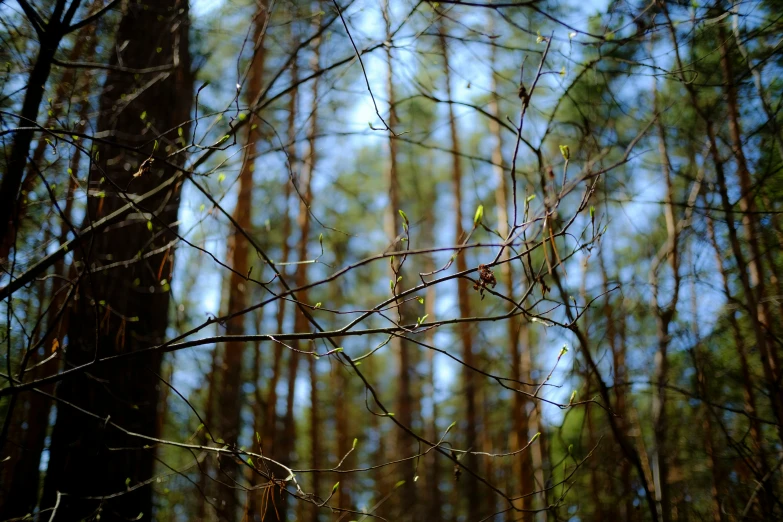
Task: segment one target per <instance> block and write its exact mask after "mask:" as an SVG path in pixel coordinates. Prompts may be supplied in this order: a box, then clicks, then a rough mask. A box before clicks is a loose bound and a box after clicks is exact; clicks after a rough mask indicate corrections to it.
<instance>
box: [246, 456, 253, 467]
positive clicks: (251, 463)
mask: <svg viewBox="0 0 783 522" xmlns="http://www.w3.org/2000/svg"><path fill="white" fill-rule="evenodd" d="M247 463H248V464H250V465H251V466H252V465H253V457H248V458H247Z"/></svg>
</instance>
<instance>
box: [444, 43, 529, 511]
mask: <svg viewBox="0 0 783 522" xmlns="http://www.w3.org/2000/svg"><path fill="white" fill-rule="evenodd" d="M439 34H440V45H441V52H442V53H443V74H444V76H445V81H446V97H447V100H449V101H451V69H450V67H449V53H448V47H447V45H446V37H445V35H444V33H443V29H442V28H440V30H439ZM449 131H450V134H451V150H452V154H451V161H452V163H451V183H452V188H453V190H454V240H455V242H456V243H460V242H461V241H462V239H463V236H464V234H465V231H464V230H463V228H462V164H461V163H460V154H461V152H460V149H461V147H460V141H459V132H458V130H457V121H456V119H455V117H454V105H453V104H451V103H449ZM465 257H466V253H465V252H458V253H457V260H456V265H457V272H463V271H465V270H467V268H468V264H467V261H466V259H465ZM457 302H458V305H459V315H460V317H462V318H467V317H470V316H471V312H470V294H469V293H468V280H467V279H465V278H459V279H457ZM458 330H459V339H460V344H461V345H462V360H463V361H464V363H465V365H466V367H465V369H464V371H463V376H462V378H463V386H464V390H465V391H464V393H465V446H466V448H472V451H479V449H478V447H477V444H478V439H477V434H476V421H477V413H476V397H477V389H476V387H477V384H476V382H475V376H474V370H473V369H471V367H475V361H474V354H473V334H472V332H471V325H470V323H467V322H462V323H459V326H458ZM514 345H515V346H516V340H515V341H514ZM517 350H518V348H517ZM517 354H518V351H517ZM518 360H519V359H518V356H517V359H516V360H515V362H514V366H518ZM512 371H513V370H512ZM516 371H517V373H518V370H516ZM515 407H516V406H515ZM515 416H517V418H518V415H517V414H516V413H515ZM517 428H520V427H519V426H517ZM525 442H527V441H525ZM463 458H464V459H465V461H464V462H465V464H466V465H467V466H468V467H471V468H475V463H476V459H475V458H474V457H472V456H470V455H469V454H468V455H465V456H464V457H463ZM462 482H463V488H464V493H465V499H466V502H467V504H468V519H469V520H478V519H480V518H481V516H480V515H481V511H482V501H481V498H482V496H481V492H480V491H479V484H478V481H477V480H476V479H475V477H472V476H466V477H464V479H463V480H462Z"/></svg>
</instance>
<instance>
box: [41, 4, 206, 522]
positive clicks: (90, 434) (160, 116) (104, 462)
mask: <svg viewBox="0 0 783 522" xmlns="http://www.w3.org/2000/svg"><path fill="white" fill-rule="evenodd" d="M187 7H188V6H187V2H183V1H181V0H162V1H161V2H159V3H158V4H157V5H156V9H149V10H144V9H140V6H139V5H138V4H136V3H130V4H129V5H128V6H127V10H126V11H125V13H124V15H123V17H122V20H121V21H120V24H119V28H118V30H117V42H118V44H117V47H120V44H122V45H123V46H124V49H123V50H122V51H120V52H122V54H123V58H122V62H123V64H124V65H125V66H126V67H133V68H144V67H150V66H156V65H164V64H169V63H171V62H172V61H174V60H176V62H177V63H178V66H177V67H176V68H175V69H174V70H171V71H166V72H162V73H159V74H158V75H157V77H156V79H157V81H155V82H150V78H149V77H147V76H144V75H142V76H141V77H139V78H138V80H135V79H134V76H133V75H129V74H126V73H122V72H119V71H116V70H111V71H109V72H108V73H107V75H106V83H105V86H104V90H103V94H102V96H101V101H100V116H99V117H98V124H97V127H98V130H99V131H103V132H107V134H108V137H107V138H106V139H107V141H108V142H109V143H106V144H101V145H98V147H97V148H98V152H99V153H100V156H99V157H100V160H99V161H98V162H97V165H98V167H99V169H96V170H94V171H93V172H92V173H91V175H90V181H91V188H93V189H98V188H100V189H101V192H97V191H93V192H92V195H94V196H96V197H92V198H91V200H90V201H89V206H88V217H87V220H86V222H85V225H88V224H89V223H90V222H91V221H92V220H94V219H98V218H100V217H102V216H105V215H108V214H109V213H110V212H112V211H113V210H115V209H117V208H119V207H121V206H122V205H124V204H125V202H126V201H125V198H124V197H123V196H121V195H120V190H122V191H124V192H127V193H130V194H140V193H145V192H147V191H149V190H151V189H152V188H153V187H155V186H157V185H158V184H159V183H161V182H164V181H165V180H168V179H169V178H171V177H173V176H175V175H176V169H175V168H173V167H170V166H168V165H161V164H158V163H156V164H154V166H152V167H151V168H150V169H149V170H148V171H147V172H145V173H144V174H143V175H141V176H138V177H134V176H133V174H134V173H135V172H137V169H139V167H140V166H141V164H142V162H143V161H145V160H146V159H147V158H148V157H149V156H150V155H152V154H153V145H152V141H153V138H157V140H158V141H159V145H160V149H159V151H158V154H163V153H164V152H169V153H173V152H174V150H175V149H178V148H179V147H180V146H181V144H177V143H176V142H177V141H178V138H177V132H176V128H177V126H180V127H179V128H181V129H182V131H183V137H184V138H183V139H185V140H186V139H187V136H189V130H190V129H189V125H188V124H186V123H185V122H187V121H188V120H189V118H190V107H191V104H192V91H193V79H192V76H191V72H190V55H189V51H188V32H187V29H188V9H187ZM141 35H144V36H141ZM125 42H127V45H126V44H125ZM157 48H161V49H162V50H163V51H162V52H157V51H156V49H157ZM111 63H112V64H113V65H117V64H118V63H119V60H118V57H117V54H116V53H115V54H114V55H113V57H112V59H111ZM147 83H149V85H148V86H147V87H146V89H144V90H142V91H140V92H139V93H138V95H137V96H136V97H134V98H132V99H131V100H130V101H125V100H123V99H122V97H121V95H124V94H129V93H131V92H133V91H134V90H135V89H138V88H139V87H140V86H141V85H143V84H147ZM142 113H145V114H144V118H141V117H140V115H141V114H142ZM169 129H175V130H173V131H171V132H167V131H168V130H169ZM162 133H165V134H162ZM120 136H122V137H123V138H122V139H123V140H124V141H125V142H126V143H128V144H129V145H139V146H142V145H143V146H142V147H141V149H140V150H141V151H142V155H141V156H139V155H136V154H132V153H131V152H129V151H128V150H127V149H124V148H120V147H114V146H112V145H111V142H118V141H119V139H120ZM127 136H131V137H135V138H126V137H127ZM147 144H148V145H147ZM173 160H174V161H177V162H180V163H181V162H182V160H183V158H182V157H181V156H175V157H174V158H173ZM126 163H127V167H130V168H129V169H128V170H126ZM161 163H162V162H161ZM104 178H105V179H104ZM104 194H105V196H104ZM143 207H144V208H143V209H141V210H142V211H143V212H145V213H150V216H149V218H147V217H146V216H145V215H141V214H139V213H138V212H136V213H130V214H129V215H128V217H127V218H126V221H124V222H123V229H122V231H121V233H118V231H117V230H114V231H112V232H111V233H106V234H103V235H100V236H97V237H95V238H94V239H93V241H92V243H91V244H90V245H85V246H84V248H82V249H80V250H79V251H77V252H76V254H77V258H78V259H80V264H79V265H78V268H79V269H81V270H90V272H89V273H87V274H86V275H85V277H84V279H83V281H82V283H81V284H80V288H79V294H78V300H77V301H75V302H74V304H73V305H72V309H71V320H70V322H69V328H68V338H69V344H68V346H67V352H66V365H67V366H77V365H81V364H86V363H89V362H90V361H92V360H93V358H94V357H96V356H97V357H105V356H110V355H115V354H118V353H122V352H130V351H140V350H144V349H145V348H147V347H149V346H154V345H157V344H159V343H161V342H162V341H163V339H164V338H165V333H166V325H167V322H168V321H167V317H168V307H169V284H170V279H171V273H172V262H173V255H172V254H170V253H169V252H168V251H165V252H160V253H156V254H154V255H150V256H149V257H142V258H141V259H140V258H139V256H138V254H139V252H141V253H142V254H144V252H146V251H151V250H158V249H161V248H162V247H165V246H166V245H167V244H169V243H170V242H171V241H172V240H173V239H174V238H175V235H174V234H175V229H176V225H174V223H175V222H176V220H177V212H178V208H179V184H173V185H172V186H171V188H170V189H169V190H168V191H161V193H160V194H159V195H157V196H155V197H153V198H150V199H148V200H147V201H145V202H144V205H143ZM150 229H151V230H150ZM118 261H125V263H124V266H120V267H112V268H109V269H106V270H97V269H99V268H100V267H101V265H103V264H104V263H116V262H118ZM158 274H160V275H158ZM160 365H161V355H160V354H159V353H150V354H145V355H142V356H136V357H134V358H131V359H125V360H123V361H122V362H121V363H117V364H100V365H97V366H95V367H94V368H91V369H90V372H89V373H88V374H79V375H78V376H74V377H71V378H70V379H66V380H63V381H62V382H61V383H60V385H59V386H58V390H57V395H58V397H59V399H60V402H58V411H57V422H56V425H55V427H54V432H53V433H52V442H51V449H50V460H49V468H48V472H47V476H46V482H45V485H44V498H43V503H42V505H43V507H46V508H50V507H52V506H53V505H54V504H55V501H56V498H57V497H58V494H59V493H64V494H67V495H63V496H62V498H61V499H60V500H61V501H60V504H59V507H58V511H57V515H58V517H62V518H63V519H65V520H78V519H81V518H83V517H88V516H90V515H92V514H93V513H95V512H96V511H100V512H101V518H102V520H119V519H127V518H136V517H140V518H139V519H140V520H151V519H152V509H153V506H152V490H151V488H150V487H149V486H147V485H143V482H144V481H146V480H148V479H149V478H150V477H151V476H152V472H153V463H154V456H155V453H154V449H152V448H149V444H150V443H149V441H147V440H142V439H139V438H136V437H132V436H127V435H124V434H123V433H122V432H121V431H119V430H118V429H117V428H115V427H114V426H115V425H116V426H120V427H122V428H124V429H127V430H130V431H132V432H134V433H137V434H141V435H144V436H151V437H154V436H156V426H157V423H156V415H157V404H158V386H157V382H156V381H155V376H154V374H153V373H151V372H156V373H158V372H159V370H160ZM66 401H67V402H66ZM68 403H70V404H73V405H75V406H77V407H79V408H83V409H84V410H86V411H88V412H90V413H92V414H94V415H97V416H98V418H95V417H89V416H86V415H85V414H84V413H82V412H80V411H78V410H76V409H75V408H73V407H71V406H70V405H69V404H68ZM145 446H147V447H145ZM112 448H116V450H113V451H112V450H111V449H112ZM120 448H121V449H120ZM129 488H131V489H130V490H129ZM116 493H123V494H122V495H118V496H116V497H112V498H109V499H106V500H103V501H101V500H96V499H87V498H84V497H85V496H92V497H95V496H101V495H112V494H116Z"/></svg>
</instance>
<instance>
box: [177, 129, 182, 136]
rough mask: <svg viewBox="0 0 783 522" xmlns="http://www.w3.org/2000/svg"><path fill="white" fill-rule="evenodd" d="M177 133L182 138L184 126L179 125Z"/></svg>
mask: <svg viewBox="0 0 783 522" xmlns="http://www.w3.org/2000/svg"><path fill="white" fill-rule="evenodd" d="M177 134H178V135H179V137H180V138H181V137H182V127H177Z"/></svg>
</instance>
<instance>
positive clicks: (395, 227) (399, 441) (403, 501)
mask: <svg viewBox="0 0 783 522" xmlns="http://www.w3.org/2000/svg"><path fill="white" fill-rule="evenodd" d="M383 16H384V20H385V23H386V38H387V39H391V18H390V17H391V14H390V2H389V0H385V2H384V4H383ZM386 63H387V69H386V93H387V96H388V98H389V115H388V120H387V123H388V125H389V131H388V132H389V142H388V145H389V168H388V169H387V170H386V172H385V174H386V180H385V181H386V187H387V190H388V196H389V199H388V204H387V205H386V209H385V214H384V232H385V233H386V236H387V237H388V239H389V240H390V241H391V242H392V246H391V247H390V248H391V249H392V250H395V251H397V250H405V249H406V248H407V246H408V245H407V244H406V243H404V242H402V241H397V238H398V237H399V236H398V234H400V233H402V232H403V228H402V221H401V217H400V215H399V211H400V210H402V206H401V204H402V203H401V200H400V186H401V182H400V173H399V158H398V154H399V151H398V142H397V140H396V137H395V136H394V132H395V129H396V128H397V126H398V122H399V120H398V117H397V107H396V103H397V100H396V93H395V88H394V82H395V78H394V60H393V56H392V52H391V46H386ZM406 226H407V225H406ZM401 270H402V264H401V260H400V258H399V257H395V259H394V260H393V262H392V263H391V278H392V285H393V288H392V292H393V293H394V294H395V295H396V294H397V293H398V292H399V288H400V285H401V284H404V279H403V280H400V279H399V278H400V277H403V273H402V272H401ZM401 281H403V282H401ZM395 304H396V306H397V308H396V316H397V322H399V323H401V324H402V323H404V322H405V315H406V310H405V306H404V305H403V304H402V302H401V301H396V302H395ZM390 345H391V351H392V353H394V354H397V356H398V380H397V383H396V388H397V397H396V400H395V411H394V413H395V415H396V417H397V419H398V421H399V422H400V423H401V424H403V425H405V426H408V427H410V426H411V424H412V420H413V412H412V411H411V407H412V402H413V398H412V394H411V371H412V360H411V359H412V357H411V351H412V350H413V347H412V346H411V345H410V344H409V343H406V342H405V341H404V340H402V339H400V338H399V337H396V336H395V337H392V339H391V342H390ZM395 434H396V440H395V444H394V447H393V448H389V447H387V450H391V451H393V452H394V453H393V454H391V455H389V456H388V457H389V460H392V459H400V458H404V457H409V456H411V455H413V454H414V453H415V451H416V449H415V448H416V446H415V445H414V444H413V441H412V440H411V438H410V436H409V435H408V434H407V433H405V432H404V431H403V430H396V431H395ZM393 471H394V473H395V474H398V475H397V477H398V480H404V481H405V483H404V484H403V485H402V486H401V487H400V488H399V490H398V491H397V492H396V493H395V494H394V497H392V502H389V505H388V507H387V511H386V512H387V513H391V514H392V515H391V516H392V517H393V518H395V519H397V520H403V519H404V520H417V519H418V518H419V517H420V514H419V513H418V504H417V492H416V485H415V483H414V481H413V476H414V473H413V466H412V465H411V463H410V462H403V463H402V464H399V465H397V466H395V467H394V470H393ZM387 477H388V475H387ZM398 480H395V482H397V481H398ZM390 492H391V488H390V485H389V484H387V483H384V484H382V486H381V490H380V494H381V496H382V497H384V496H386V494H388V493H390Z"/></svg>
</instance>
